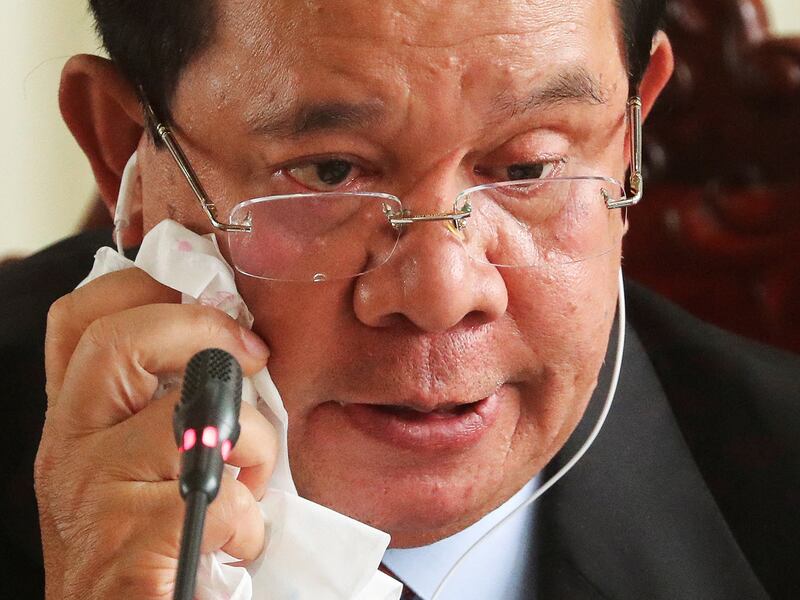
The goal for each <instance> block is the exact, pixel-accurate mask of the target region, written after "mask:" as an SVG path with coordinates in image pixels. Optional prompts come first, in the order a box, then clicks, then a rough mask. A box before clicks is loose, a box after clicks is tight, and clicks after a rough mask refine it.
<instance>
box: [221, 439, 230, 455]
mask: <svg viewBox="0 0 800 600" xmlns="http://www.w3.org/2000/svg"><path fill="white" fill-rule="evenodd" d="M220 451H221V452H222V460H228V457H229V456H230V455H231V441H230V440H225V441H224V442H222V448H220Z"/></svg>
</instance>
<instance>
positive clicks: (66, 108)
mask: <svg viewBox="0 0 800 600" xmlns="http://www.w3.org/2000/svg"><path fill="white" fill-rule="evenodd" d="M58 99H59V106H60V108H61V115H62V116H63V118H64V121H65V122H66V124H67V127H69V130H70V131H71V132H72V135H73V136H74V137H75V139H76V140H77V142H78V144H79V145H80V147H81V148H82V149H83V152H84V154H86V157H87V158H88V159H89V163H90V164H91V167H92V171H93V173H94V178H95V181H96V182H97V187H98V189H99V190H100V195H101V197H102V199H103V202H104V204H105V205H106V208H107V209H108V211H109V213H110V214H111V216H112V218H113V216H114V210H115V208H116V204H117V196H118V195H119V186H120V180H121V178H122V171H123V169H124V168H125V164H126V163H127V162H128V159H129V158H130V157H131V154H133V152H134V151H135V150H136V148H137V146H138V145H139V142H140V140H141V138H142V134H143V131H144V118H143V115H142V111H141V106H140V103H139V98H138V96H137V94H136V90H135V89H134V87H133V85H132V84H131V83H130V82H128V81H127V80H126V79H125V78H124V77H123V76H122V74H121V73H120V72H119V71H118V70H117V68H116V67H115V66H114V63H112V62H111V61H110V60H107V59H105V58H101V57H99V56H90V55H88V54H81V55H78V56H73V57H72V58H70V59H69V60H68V61H67V64H66V65H65V66H64V70H63V71H62V73H61V88H60V90H59V98H58ZM136 179H137V183H136V185H134V186H133V190H134V194H133V197H131V205H130V227H129V228H128V229H127V230H126V231H125V236H124V242H125V245H126V246H128V245H135V244H136V243H138V242H139V241H141V231H142V219H141V213H142V202H141V191H140V190H141V185H139V182H138V179H139V177H138V175H137V178H136ZM137 238H138V239H137Z"/></svg>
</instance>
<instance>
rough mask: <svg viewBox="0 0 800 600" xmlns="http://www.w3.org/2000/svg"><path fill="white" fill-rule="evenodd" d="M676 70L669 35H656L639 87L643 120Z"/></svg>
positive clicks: (661, 33)
mask: <svg viewBox="0 0 800 600" xmlns="http://www.w3.org/2000/svg"><path fill="white" fill-rule="evenodd" d="M674 68H675V58H674V56H673V54H672V44H670V43H669V38H668V37H667V34H666V33H664V32H663V31H659V32H658V33H656V35H655V37H654V38H653V46H652V49H651V50H650V63H649V64H648V66H647V70H646V71H645V72H644V76H643V77H642V83H641V85H640V86H639V96H640V97H641V99H642V118H643V119H646V118H647V115H649V114H650V111H651V110H652V108H653V105H654V104H655V103H656V100H657V99H658V97H659V96H660V95H661V92H662V91H663V89H664V87H665V86H666V85H667V82H668V81H669V79H670V77H672V71H673V69H674Z"/></svg>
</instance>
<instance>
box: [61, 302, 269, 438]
mask: <svg viewBox="0 0 800 600" xmlns="http://www.w3.org/2000/svg"><path fill="white" fill-rule="evenodd" d="M206 348H221V349H222V350H226V351H227V352H229V353H230V354H232V355H233V356H234V358H236V360H238V361H239V364H240V365H241V366H242V370H243V372H244V373H245V375H249V374H253V373H255V372H256V371H258V370H260V369H262V368H263V367H264V365H265V364H266V360H267V356H268V350H267V348H266V346H265V345H264V343H263V342H262V341H261V340H260V338H258V336H256V334H254V333H252V332H251V331H249V330H248V329H245V328H243V327H241V326H240V325H239V324H238V323H236V321H234V320H233V319H231V318H230V317H228V316H227V315H226V314H225V313H223V312H222V311H220V310H218V309H215V308H211V307H207V306H201V305H177V304H157V305H148V306H139V307H135V308H131V309H128V310H125V311H123V312H120V313H117V314H113V315H109V316H106V317H101V318H100V319H97V320H95V321H93V322H92V324H91V325H89V327H88V328H87V329H86V331H85V332H84V334H83V335H82V336H81V339H80V341H79V342H78V345H77V347H76V348H75V352H74V353H73V355H72V359H71V360H70V363H69V366H68V367H67V371H66V374H65V376H64V381H63V385H62V389H61V394H60V398H61V399H60V400H59V402H58V405H57V406H56V418H59V416H60V417H61V418H65V419H67V420H68V421H69V423H70V424H68V425H67V427H68V430H67V431H69V428H70V427H71V430H72V433H87V432H92V431H97V430H98V429H104V428H107V427H111V426H113V425H115V424H116V423H119V422H121V421H123V420H125V419H127V418H129V417H130V416H131V415H133V414H136V413H137V412H139V411H140V410H141V409H143V408H144V407H145V406H146V405H147V404H148V403H149V402H150V401H151V399H152V397H153V394H154V392H155V391H156V387H157V383H158V378H157V375H159V374H161V375H165V374H174V373H176V372H177V373H180V372H182V371H183V370H184V368H185V366H186V363H187V362H188V361H189V359H190V358H191V357H192V356H193V355H194V354H196V353H197V352H199V351H200V350H204V349H206Z"/></svg>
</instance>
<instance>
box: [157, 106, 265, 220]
mask: <svg viewBox="0 0 800 600" xmlns="http://www.w3.org/2000/svg"><path fill="white" fill-rule="evenodd" d="M143 104H144V109H145V112H146V113H147V118H148V120H149V121H150V123H151V124H152V125H153V128H154V129H155V133H156V135H158V137H159V138H160V139H161V141H163V142H164V145H166V147H167V150H169V153H170V154H171V155H172V158H173V160H174V161H175V164H177V165H178V168H179V169H180V170H181V173H183V176H184V177H185V178H186V181H187V183H188V184H189V187H191V188H192V192H194V195H195V197H196V198H197V201H198V202H199V203H200V207H201V208H202V209H203V212H204V213H206V216H207V217H208V218H209V220H210V221H211V224H212V225H213V226H214V228H216V229H219V230H220V231H225V232H231V231H245V232H249V231H251V230H252V226H251V225H250V224H249V223H244V224H236V223H222V222H220V221H219V220H218V219H217V207H216V206H215V205H214V203H213V202H212V201H211V200H210V199H209V198H208V194H207V193H206V191H205V189H203V185H202V184H201V183H200V179H199V178H198V177H197V174H196V173H195V172H194V169H193V168H192V165H191V164H190V163H189V159H188V158H186V155H185V154H184V153H183V149H182V148H181V146H180V144H178V141H177V140H176V139H175V136H174V135H173V134H172V131H171V130H170V128H169V127H167V126H166V125H165V124H164V123H163V122H162V121H161V119H159V118H158V116H157V115H156V113H155V111H154V110H153V107H152V106H151V105H150V103H149V102H147V101H146V100H144V101H143Z"/></svg>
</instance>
